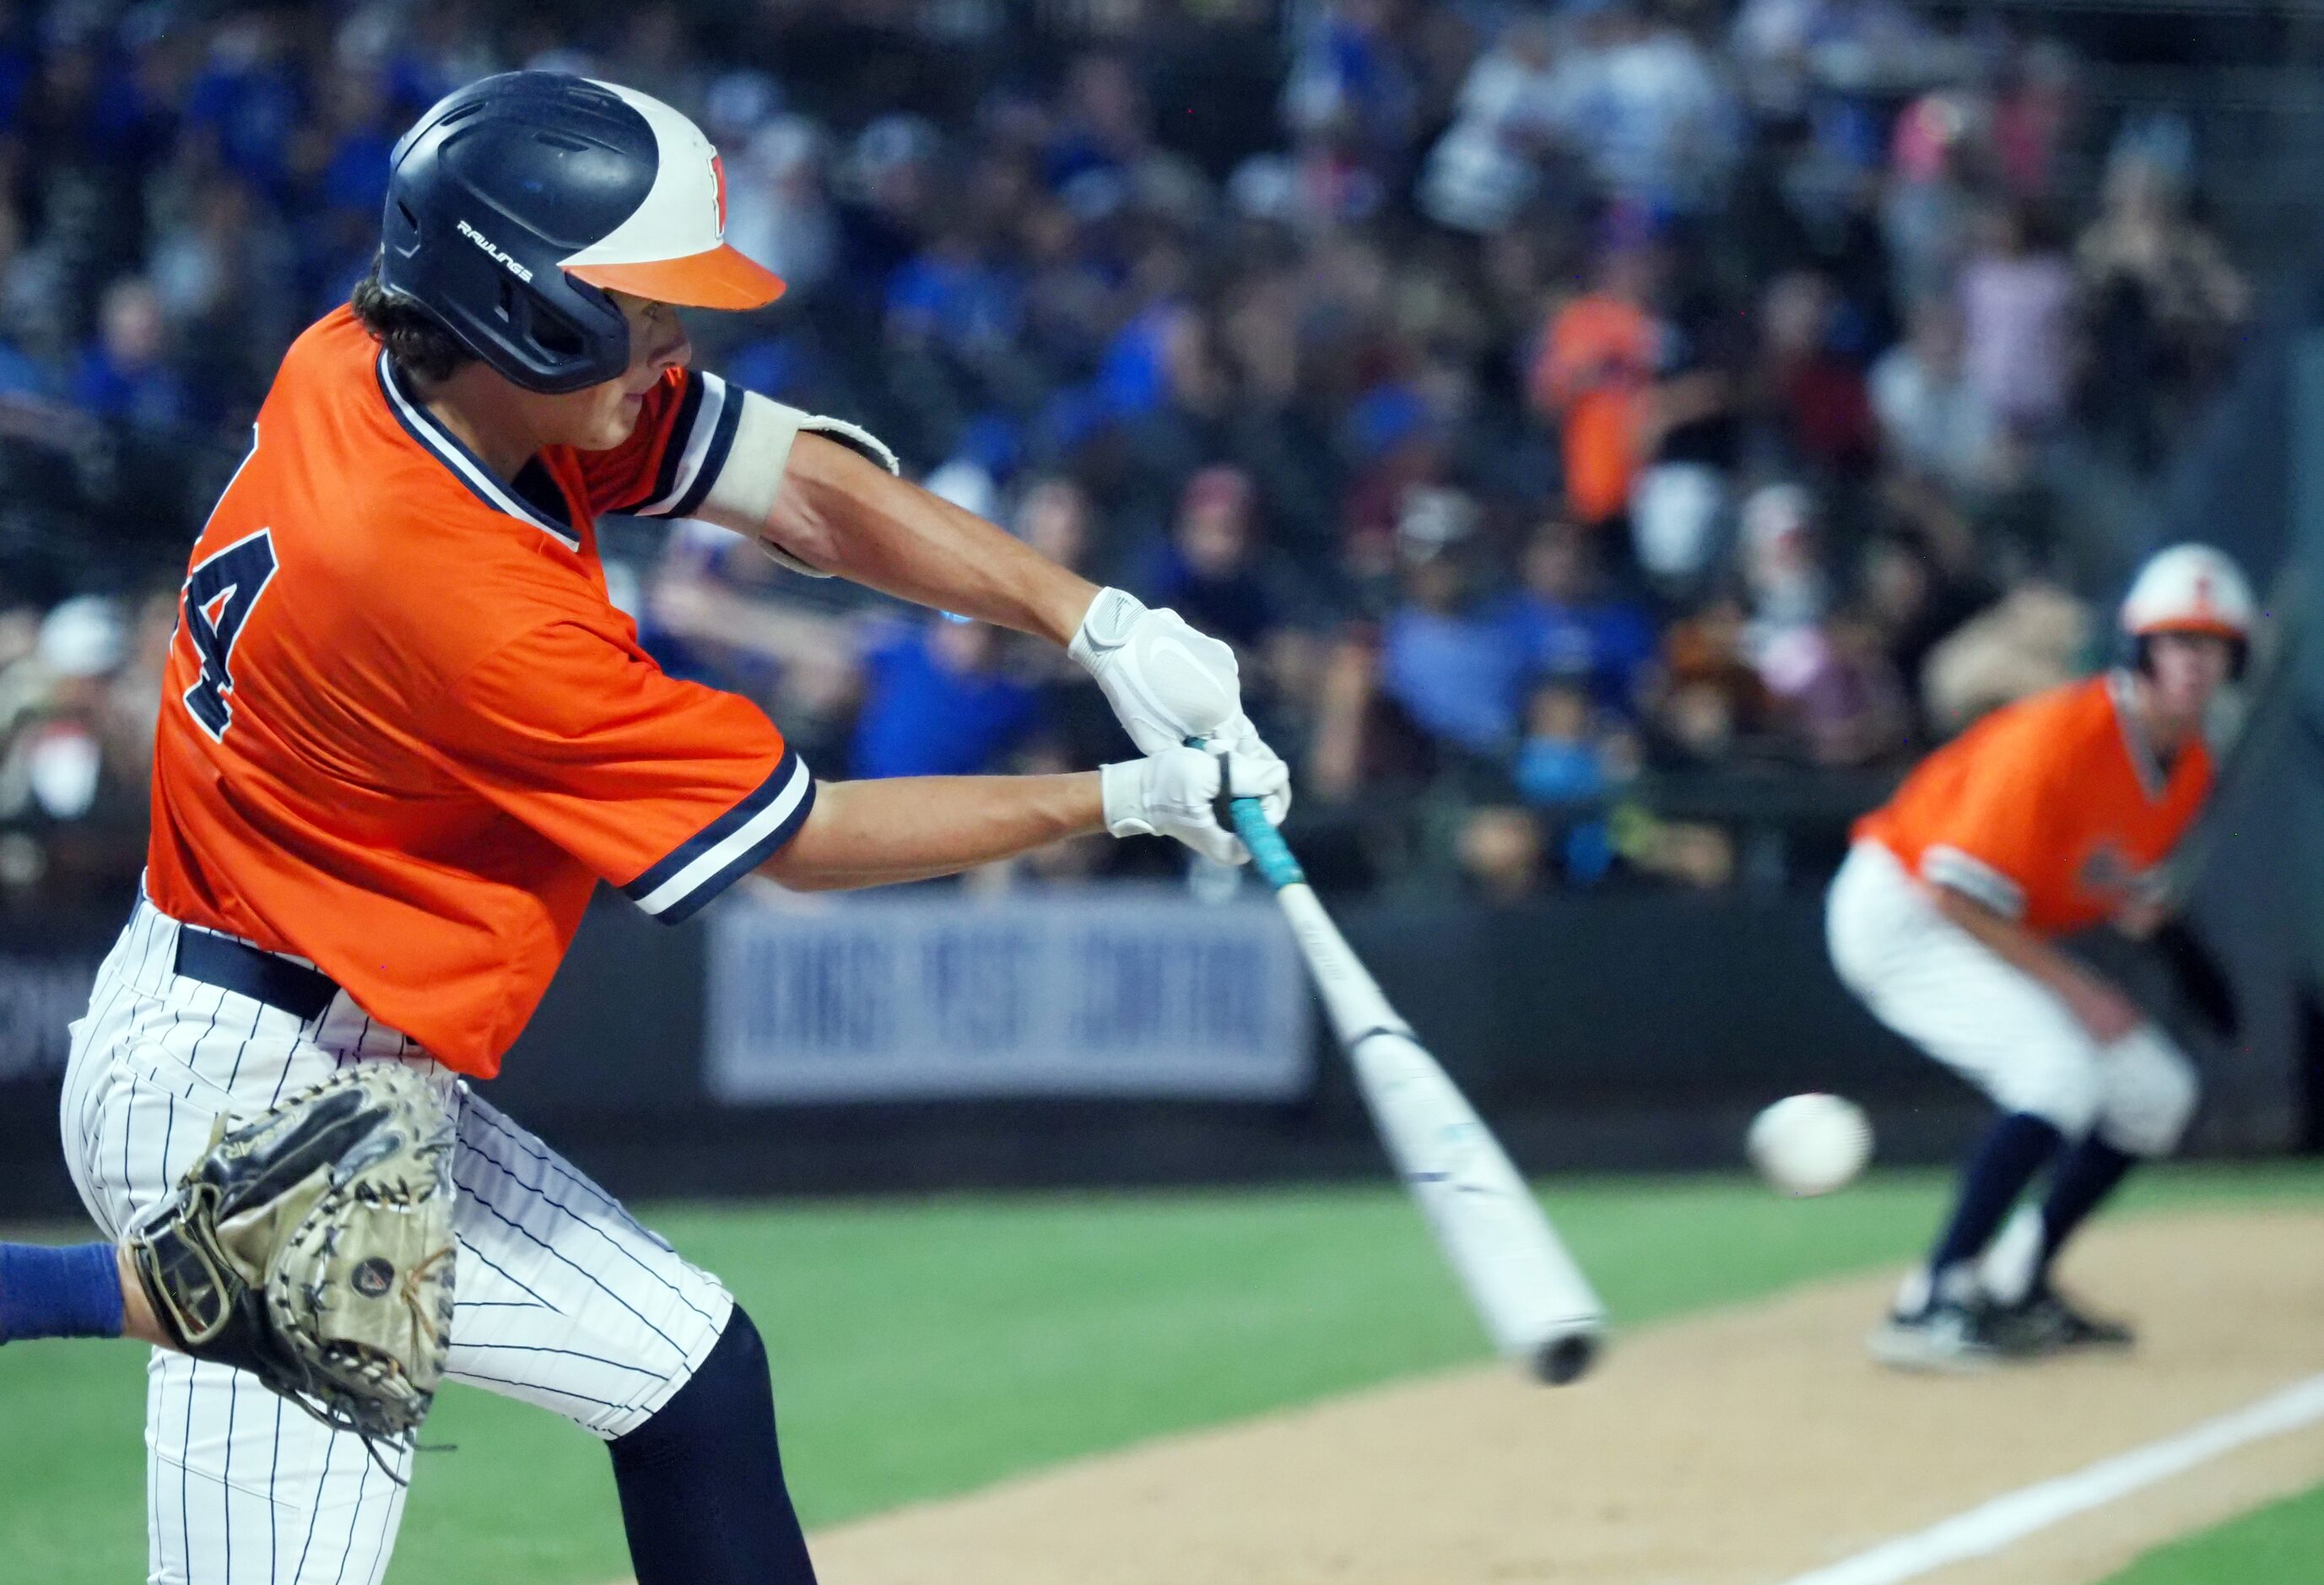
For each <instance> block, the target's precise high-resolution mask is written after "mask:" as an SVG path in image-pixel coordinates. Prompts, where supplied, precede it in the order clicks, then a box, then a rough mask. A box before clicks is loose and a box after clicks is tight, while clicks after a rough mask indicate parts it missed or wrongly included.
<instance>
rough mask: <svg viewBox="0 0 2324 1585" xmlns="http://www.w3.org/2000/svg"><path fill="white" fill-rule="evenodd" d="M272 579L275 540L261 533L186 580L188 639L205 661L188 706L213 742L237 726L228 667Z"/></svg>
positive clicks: (239, 542) (225, 551)
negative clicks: (244, 626) (230, 700)
mask: <svg viewBox="0 0 2324 1585" xmlns="http://www.w3.org/2000/svg"><path fill="white" fill-rule="evenodd" d="M273 576H274V539H273V537H272V533H271V532H270V531H269V530H264V529H261V530H259V531H258V532H256V533H255V534H253V535H251V536H250V538H248V539H237V540H235V542H234V543H233V544H231V545H229V546H227V547H226V548H225V549H223V550H221V551H219V552H218V553H217V555H216V556H213V557H211V558H209V559H208V561H205V562H202V563H201V564H200V565H198V566H197V567H195V568H194V570H193V572H192V573H191V574H190V575H189V576H188V577H187V579H186V611H185V622H186V636H187V637H189V638H190V639H192V640H193V641H194V653H195V654H196V655H197V656H198V657H199V658H200V659H201V663H202V674H201V676H200V677H197V678H195V679H194V686H193V687H189V688H188V689H187V690H186V708H187V709H188V710H190V711H191V712H193V716H194V719H195V720H196V721H198V722H199V723H201V726H202V730H203V731H204V732H207V733H209V734H210V736H212V737H214V738H223V737H225V736H226V728H227V727H228V726H230V725H232V724H233V723H234V709H233V707H232V706H231V705H228V704H227V703H226V696H227V695H228V694H230V693H232V692H233V691H234V673H233V672H232V671H231V670H230V669H229V668H228V663H229V662H230V661H231V659H233V656H234V643H235V640H236V639H238V638H240V637H241V636H242V624H243V623H244V622H247V621H248V620H249V619H250V608H251V607H252V606H254V605H255V604H258V596H259V595H260V594H263V592H264V591H265V588H266V585H267V581H268V580H269V579H271V578H272V577H273Z"/></svg>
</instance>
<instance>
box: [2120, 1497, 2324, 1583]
mask: <svg viewBox="0 0 2324 1585" xmlns="http://www.w3.org/2000/svg"><path fill="white" fill-rule="evenodd" d="M2319 1579H2324V1486H2319V1487H2318V1488H2316V1489H2315V1490H2313V1491H2310V1492H2308V1493H2305V1494H2304V1495H2302V1496H2300V1497H2288V1498H2286V1499H2285V1500H2284V1501H2282V1502H2280V1503H2273V1504H2271V1505H2270V1506H2269V1507H2264V1508H2262V1509H2260V1510H2259V1511H2258V1512H2257V1513H2255V1514H2246V1515H2245V1516H2243V1517H2242V1518H2240V1519H2236V1520H2233V1521H2231V1522H2230V1523H2228V1524H2225V1525H2220V1526H2219V1527H2218V1529H2216V1530H2207V1531H2205V1532H2204V1533H2203V1534H2199V1535H2190V1536H2189V1537H2188V1538H2187V1539H2186V1540H2184V1541H2175V1542H2173V1543H2172V1544H2170V1545H2168V1546H2163V1547H2157V1548H2156V1549H2155V1550H2154V1551H2153V1552H2151V1553H2147V1554H2146V1555H2145V1556H2144V1557H2143V1558H2141V1559H2139V1560H2138V1562H2135V1563H2133V1564H2132V1565H2131V1566H2130V1567H2129V1568H2127V1569H2126V1570H2124V1571H2122V1572H2121V1573H2119V1574H2117V1575H2116V1576H2115V1577H2114V1579H2113V1580H2110V1581H2108V1585H2246V1582H2249V1585H2262V1582H2263V1581H2264V1582H2265V1585H2303V1582H2304V1581H2310V1580H2319Z"/></svg>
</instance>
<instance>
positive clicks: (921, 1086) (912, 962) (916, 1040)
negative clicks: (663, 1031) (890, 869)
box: [705, 887, 1313, 1103]
mask: <svg viewBox="0 0 2324 1585" xmlns="http://www.w3.org/2000/svg"><path fill="white" fill-rule="evenodd" d="M706 923H707V924H708V926H709V927H710V962H709V984H708V1009H707V1010H708V1017H707V1029H706V1031H705V1035H706V1038H705V1062H706V1064H707V1065H706V1069H705V1078H706V1082H707V1086H708V1089H709V1091H710V1093H711V1094H712V1095H713V1096H715V1097H716V1098H717V1099H718V1100H720V1101H729V1102H736V1103H748V1102H767V1101H902V1100H928V1099H937V1098H944V1097H980V1098H988V1097H1006V1098H1015V1097H1028V1096H1091V1097H1098V1096H1104V1097H1123V1098H1142V1099H1186V1100H1220V1101H1279V1100H1285V1099H1288V1098H1292V1097H1296V1096H1297V1095H1299V1094H1301V1093H1303V1092H1305V1090H1306V1088H1307V1086H1308V1083H1309V1081H1310V1077H1311V1073H1310V1069H1311V1064H1312V1060H1313V1058H1312V1054H1311V1051H1310V1046H1309V1025H1308V1018H1309V1012H1308V992H1307V985H1306V981H1305V978H1304V977H1303V973H1302V971H1301V968H1300V964H1299V959H1298V954H1297V951H1296V948H1295V947H1294V946H1293V945H1292V942H1291V937H1290V935H1289V932H1288V931H1287V929H1286V926H1284V924H1283V921H1282V918H1281V917H1280V916H1279V915H1278V914H1277V912H1276V910H1275V908H1274V907H1273V906H1272V905H1271V904H1270V903H1268V901H1267V900H1266V899H1265V898H1262V897H1259V896H1258V895H1256V894H1253V895H1251V896H1250V897H1248V898H1239V899H1236V900H1233V901H1231V902H1227V903H1222V904H1211V903H1204V902H1201V901H1198V900H1196V899H1195V898H1192V897H1189V896H1188V895H1187V894H1186V893H1185V892H1184V891H1181V890H1178V889H1175V888H1167V887H1157V888H1153V889H1146V888H1136V889H1120V888H1109V889H1104V890H1092V891H1087V892H1084V891H1047V892H1018V893H1012V894H1010V895H1008V896H1006V897H1002V898H993V899H990V900H985V899H978V898H967V897H964V896H962V895H960V894H959V893H956V892H954V893H947V894H943V895H923V896H919V897H904V898H853V899H846V900H837V899H824V900H822V901H819V902H805V901H802V902H791V901H788V900H786V901H784V902H781V903H768V902H764V901H761V900H759V899H756V898H740V897H738V898H734V899H733V900H732V901H731V902H730V903H728V904H727V905H726V906H724V907H722V908H717V909H715V910H713V911H712V913H711V915H710V916H709V917H708V919H707V920H706Z"/></svg>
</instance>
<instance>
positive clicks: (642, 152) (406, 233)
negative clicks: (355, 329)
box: [380, 71, 783, 392]
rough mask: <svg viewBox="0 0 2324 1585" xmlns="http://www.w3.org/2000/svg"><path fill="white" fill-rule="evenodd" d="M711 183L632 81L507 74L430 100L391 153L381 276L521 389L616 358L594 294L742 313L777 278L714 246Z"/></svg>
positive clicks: (721, 230) (606, 301)
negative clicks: (627, 85) (622, 294)
mask: <svg viewBox="0 0 2324 1585" xmlns="http://www.w3.org/2000/svg"><path fill="white" fill-rule="evenodd" d="M725 235H726V175H725V170H724V168H723V167H722V166H721V165H720V164H719V162H718V155H717V153H716V152H715V150H713V149H712V148H711V146H710V140H709V139H707V138H705V137H704V136H703V135H702V131H701V129H700V128H699V127H697V126H696V125H695V124H694V123H692V122H691V121H688V120H687V118H686V117H685V116H683V115H679V114H678V112H677V111H675V110H673V109H671V108H670V107H669V106H667V105H665V104H663V103H662V102H661V101H660V100H659V99H655V98H650V97H648V96H646V95H644V94H641V93H639V92H637V91H636V90H635V89H632V88H617V87H615V86H614V85H613V84H612V83H601V82H595V81H592V80H590V79H588V78H579V77H572V76H568V75H567V74H566V73H563V72H554V71H512V72H505V73H503V74H502V75H501V76H498V77H488V78H484V79H483V80H482V81H479V82H474V83H470V84H469V85H468V86H467V87H466V88H461V89H459V90H458V91H457V92H456V93H453V94H451V95H448V96H447V97H445V98H443V99H442V100H440V101H438V103H437V105H436V106H435V107H434V108H432V109H430V110H429V112H428V114H427V115H423V116H421V117H420V121H419V124H417V125H415V126H414V127H412V129H411V130H410V132H408V133H406V134H403V139H402V141H401V142H400V143H397V144H396V145H395V153H394V156H393V162H392V175H391V176H390V178H389V181H388V190H387V216H386V222H385V226H384V228H383V238H382V240H383V250H382V254H381V263H380V284H381V285H382V286H383V287H384V288H385V289H386V290H389V291H391V292H393V293H395V294H396V295H397V296H399V297H402V298H405V299H409V300H410V301H412V302H414V303H417V304H419V305H420V307H421V308H423V309H426V310H428V312H429V314H431V315H433V316H434V317H435V318H438V319H439V320H441V321H442V322H443V324H444V327H445V328H447V330H449V331H451V333H452V334H453V335H454V336H457V337H458V338H459V340H460V343H461V345H463V346H466V348H467V349H468V350H469V351H470V352H473V353H475V355H476V356H478V357H479V358H482V359H483V360H484V362H485V363H486V364H489V365H491V366H492V367H493V368H494V369H496V370H498V371H499V372H500V373H503V374H504V375H506V376H507V377H508V378H509V379H510V380H512V381H514V382H516V383H517V384H519V385H521V386H524V387H525V388H526V389H528V390H531V391H544V392H561V391H578V390H580V389H581V388H582V387H584V386H587V385H595V384H598V383H600V382H604V381H606V380H611V379H613V378H615V377H616V376H618V375H619V374H621V373H622V371H623V370H624V369H626V368H627V367H628V366H629V358H630V334H629V325H628V322H627V321H626V320H625V319H623V318H622V310H621V309H620V308H619V307H618V306H617V305H616V304H615V303H614V302H613V299H611V298H610V297H608V296H606V292H607V291H608V290H615V291H626V292H630V293H632V294H634V295H636V296H639V297H645V298H651V299H655V300H657V301H659V302H668V303H678V304H682V305H685V306H687V307H692V308H705V309H755V308H758V307H761V305H763V304H766V303H770V302H772V301H773V300H774V299H775V297H776V295H777V294H778V293H779V292H780V291H781V290H782V289H783V283H782V282H781V281H779V280H778V279H777V278H776V277H775V276H774V275H773V274H772V273H770V272H768V271H767V270H765V269H763V268H761V266H760V265H758V264H755V263H752V262H751V261H750V260H749V259H747V258H744V257H743V256H742V254H741V253H737V252H735V251H734V250H733V248H731V247H729V246H727V245H726V241H725Z"/></svg>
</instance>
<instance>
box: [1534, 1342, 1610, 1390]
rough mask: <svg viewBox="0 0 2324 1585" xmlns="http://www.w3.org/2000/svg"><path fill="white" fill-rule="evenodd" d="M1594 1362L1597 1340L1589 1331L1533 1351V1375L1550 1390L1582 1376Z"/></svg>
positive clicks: (1596, 1353) (1543, 1345) (1546, 1344)
mask: <svg viewBox="0 0 2324 1585" xmlns="http://www.w3.org/2000/svg"><path fill="white" fill-rule="evenodd" d="M1597 1360H1598V1340H1597V1338H1596V1337H1594V1336H1592V1335H1591V1333H1589V1332H1572V1333H1569V1334H1568V1335H1566V1336H1564V1337H1562V1338H1559V1339H1558V1340H1557V1341H1554V1342H1548V1343H1544V1344H1542V1346H1541V1347H1540V1348H1538V1349H1536V1350H1534V1356H1533V1373H1534V1375H1535V1376H1536V1377H1538V1378H1540V1379H1541V1380H1543V1381H1545V1382H1546V1383H1547V1384H1548V1385H1550V1386H1551V1387H1563V1386H1564V1385H1565V1384H1566V1383H1567V1382H1570V1381H1573V1380H1576V1379H1578V1378H1580V1377H1582V1375H1583V1374H1584V1373H1585V1372H1586V1371H1588V1370H1589V1368H1590V1367H1591V1365H1593V1364H1595V1363H1597Z"/></svg>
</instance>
